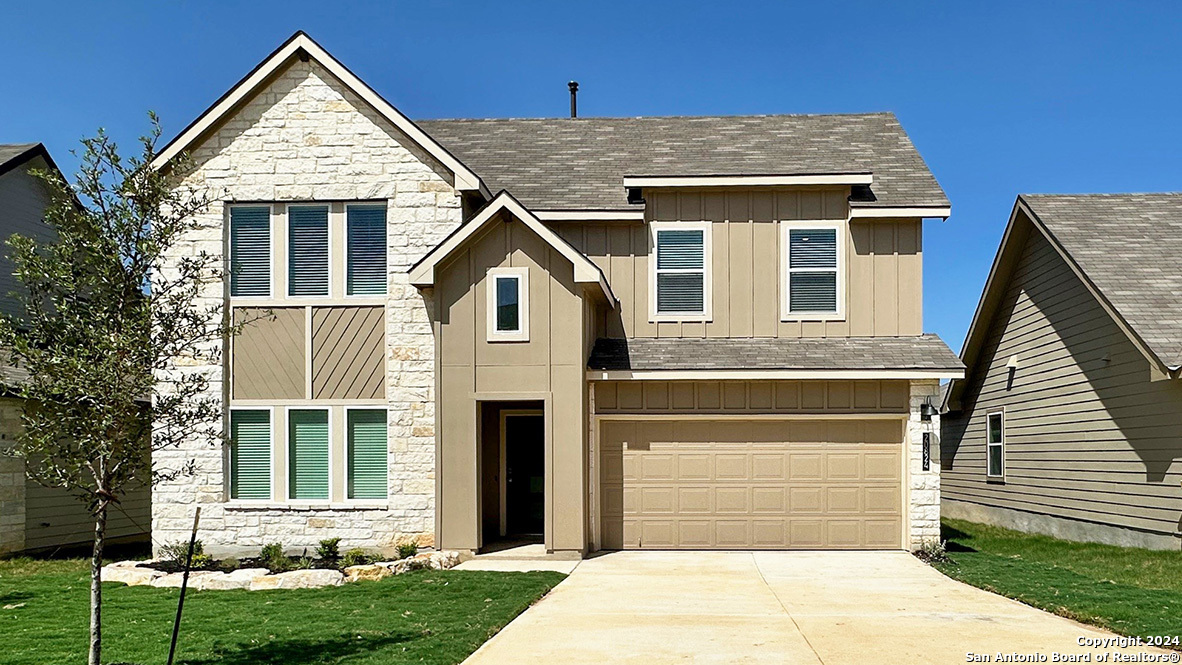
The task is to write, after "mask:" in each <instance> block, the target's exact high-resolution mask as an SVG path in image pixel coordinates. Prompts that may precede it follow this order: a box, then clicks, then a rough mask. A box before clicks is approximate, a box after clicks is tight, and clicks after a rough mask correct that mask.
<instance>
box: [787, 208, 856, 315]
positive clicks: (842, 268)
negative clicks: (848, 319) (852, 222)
mask: <svg viewBox="0 0 1182 665" xmlns="http://www.w3.org/2000/svg"><path fill="white" fill-rule="evenodd" d="M780 227H781V230H780V245H781V249H780V280H779V282H780V321H783V322H797V321H844V320H845V310H846V299H847V297H848V296H847V293H846V243H847V242H848V238H847V232H848V228H847V226H846V223H845V222H844V221H837V220H832V219H817V220H792V221H784V222H781V223H780ZM802 229H833V230H835V231H836V232H837V309H836V310H834V311H832V312H793V311H791V304H792V303H791V290H790V289H789V284H788V282H789V279H790V274H791V273H792V272H829V269H828V268H822V269H818V268H798V269H796V270H795V271H793V270H791V269H790V268H789V266H790V265H791V263H790V262H789V256H788V255H789V253H790V252H791V246H790V243H789V241H788V240H789V234H790V233H791V232H792V231H794V230H796V231H799V230H802Z"/></svg>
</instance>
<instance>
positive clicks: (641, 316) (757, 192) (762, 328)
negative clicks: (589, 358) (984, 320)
mask: <svg viewBox="0 0 1182 665" xmlns="http://www.w3.org/2000/svg"><path fill="white" fill-rule="evenodd" d="M645 196H646V200H647V206H646V219H647V221H661V222H663V221H686V222H698V221H710V222H711V223H712V231H711V238H712V240H711V243H712V246H711V256H712V266H711V267H712V270H713V275H714V279H713V288H712V293H711V294H710V295H711V300H712V305H713V307H712V310H713V311H712V314H713V316H712V319H711V320H710V321H708V322H706V323H701V322H696V323H688V322H687V323H677V322H674V323H652V322H650V320H649V318H650V317H649V315H650V312H649V253H650V247H649V245H650V237H649V228H648V226H647V225H646V224H639V223H624V222H618V223H579V222H555V223H553V224H552V225H551V226H552V227H553V228H555V229H556V230H557V231H558V233H559V234H560V235H561V236H562V237H563V238H564V239H566V240H567V241H568V242H570V243H571V244H572V245H574V246H575V247H576V248H578V249H579V250H580V251H582V252H583V253H585V254H587V255H588V256H589V257H590V258H591V260H592V261H594V262H595V263H596V265H598V266H599V267H600V269H601V270H603V272H604V275H605V276H606V277H607V280H608V283H610V284H611V285H612V289H613V290H614V291H615V293H616V296H617V297H618V298H619V299H620V307H619V309H618V310H616V311H613V312H608V313H606V314H605V317H606V318H605V319H604V321H603V322H602V323H601V324H600V326H601V328H602V329H603V331H604V333H605V334H606V335H607V336H609V337H710V338H723V337H854V336H874V335H883V336H908V335H919V334H921V333H922V332H923V310H922V294H923V280H922V274H923V257H922V226H921V221H920V220H918V219H900V220H892V219H879V220H863V219H858V220H852V221H850V222H848V225H847V226H848V231H849V232H848V233H846V234H845V238H846V252H845V254H846V257H847V267H846V273H845V277H846V284H847V286H846V293H847V295H846V305H847V307H846V315H845V317H844V319H843V320H837V321H824V322H822V321H803V322H801V321H787V322H786V321H781V314H782V312H781V300H782V295H781V294H782V289H783V288H784V280H785V277H784V275H783V271H782V268H781V259H782V256H781V255H782V252H783V246H782V233H781V228H780V224H779V222H780V221H781V220H787V221H790V220H838V221H841V220H846V219H847V218H848V217H849V204H848V202H847V200H846V199H847V197H848V196H849V190H848V189H828V190H803V191H802V190H774V189H747V190H743V189H740V190H735V191H727V192H722V191H719V190H701V191H695V190H690V191H677V192H672V191H665V192H662V191H653V192H649V191H647V190H646V192H645Z"/></svg>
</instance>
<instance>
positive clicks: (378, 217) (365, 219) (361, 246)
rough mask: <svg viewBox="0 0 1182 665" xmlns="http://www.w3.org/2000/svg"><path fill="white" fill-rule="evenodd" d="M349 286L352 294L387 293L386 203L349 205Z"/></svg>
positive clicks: (347, 286)
mask: <svg viewBox="0 0 1182 665" xmlns="http://www.w3.org/2000/svg"><path fill="white" fill-rule="evenodd" d="M347 217H348V233H347V235H348V241H347V243H348V266H346V272H347V275H346V288H347V289H348V294H349V295H351V296H360V295H385V293H386V206H384V205H351V206H349V208H348V214H347Z"/></svg>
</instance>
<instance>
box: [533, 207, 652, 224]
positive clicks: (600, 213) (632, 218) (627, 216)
mask: <svg viewBox="0 0 1182 665" xmlns="http://www.w3.org/2000/svg"><path fill="white" fill-rule="evenodd" d="M534 214H535V215H536V216H537V218H538V219H540V220H542V221H543V222H643V221H644V211H643V210H620V211H615V210H535V211H534Z"/></svg>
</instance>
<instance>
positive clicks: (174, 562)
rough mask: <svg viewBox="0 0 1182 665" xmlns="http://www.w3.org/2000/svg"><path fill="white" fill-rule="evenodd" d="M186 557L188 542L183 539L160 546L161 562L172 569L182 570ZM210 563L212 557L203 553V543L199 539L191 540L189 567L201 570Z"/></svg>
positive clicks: (187, 555)
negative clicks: (190, 561)
mask: <svg viewBox="0 0 1182 665" xmlns="http://www.w3.org/2000/svg"><path fill="white" fill-rule="evenodd" d="M188 557H189V543H187V542H184V541H178V542H175V543H168V544H166V545H163V546H162V547H161V548H160V559H161V563H163V564H164V565H165V566H167V567H169V568H172V569H176V570H184V569H185V559H187V558H188ZM212 565H213V557H211V556H209V555H208V554H206V553H205V545H204V544H203V543H202V542H201V541H200V540H195V541H193V560H192V563H191V564H190V566H189V567H190V568H191V569H193V570H201V569H203V568H209V567H210V566H212Z"/></svg>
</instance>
